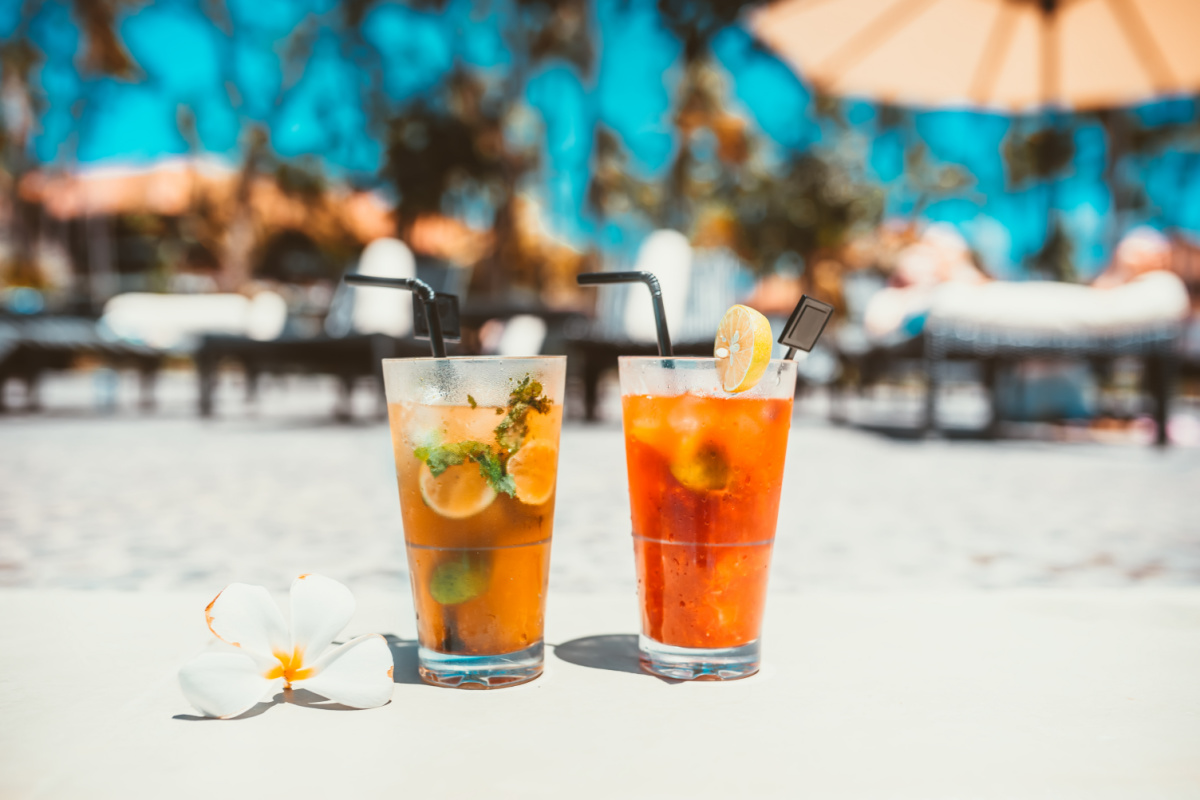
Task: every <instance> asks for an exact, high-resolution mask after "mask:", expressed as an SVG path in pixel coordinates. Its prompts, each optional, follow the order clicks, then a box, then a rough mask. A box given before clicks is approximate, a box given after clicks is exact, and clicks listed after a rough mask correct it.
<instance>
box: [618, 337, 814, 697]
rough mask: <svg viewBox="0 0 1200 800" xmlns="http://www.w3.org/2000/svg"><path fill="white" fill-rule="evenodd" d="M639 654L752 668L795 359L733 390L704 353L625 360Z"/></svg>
mask: <svg viewBox="0 0 1200 800" xmlns="http://www.w3.org/2000/svg"><path fill="white" fill-rule="evenodd" d="M621 386H622V405H623V409H624V427H625V452H626V460H627V464H628V469H629V494H630V506H631V511H632V521H633V540H634V553H635V556H636V560H637V574H638V590H639V595H640V598H641V607H642V639H641V649H642V662H643V665H644V666H645V667H646V668H647V669H649V670H650V671H652V672H656V673H659V674H663V675H668V676H670V677H677V678H716V679H722V678H737V677H744V676H745V675H749V674H752V673H753V672H755V671H757V669H758V661H759V655H758V653H759V648H758V640H759V635H760V631H761V628H762V618H763V608H764V605H765V602H766V592H767V574H768V571H769V568H770V560H771V546H772V544H773V542H774V539H775V525H776V521H777V518H778V514H779V496H780V491H781V489H782V481H783V465H784V457H785V453H786V450H787V437H788V431H789V429H790V427H791V417H792V395H793V392H794V387H795V364H794V363H793V362H788V361H772V362H770V364H769V366H768V369H767V372H766V374H765V375H764V377H763V379H762V380H761V381H760V382H759V383H758V385H757V386H755V387H754V388H753V389H751V390H749V391H746V392H743V393H741V394H729V393H726V392H724V391H723V390H722V389H721V388H720V385H719V383H717V380H716V375H715V369H714V367H713V360H712V359H682V358H681V359H660V358H624V359H621Z"/></svg>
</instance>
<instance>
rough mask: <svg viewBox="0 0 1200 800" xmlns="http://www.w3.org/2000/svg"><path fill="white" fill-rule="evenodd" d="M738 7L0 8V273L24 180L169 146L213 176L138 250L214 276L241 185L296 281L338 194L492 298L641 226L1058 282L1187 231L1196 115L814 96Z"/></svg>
mask: <svg viewBox="0 0 1200 800" xmlns="http://www.w3.org/2000/svg"><path fill="white" fill-rule="evenodd" d="M753 5H756V4H754V3H740V2H725V1H723V0H699V1H696V0H657V2H656V3H650V2H637V1H636V0H563V1H562V2H548V1H547V0H491V1H490V2H465V1H463V0H409V1H408V2H403V3H401V2H390V1H389V0H347V2H334V1H333V0H274V2H269V3H268V2H250V1H249V0H163V2H159V3H153V4H152V3H147V2H143V1H142V0H70V1H68V0H16V1H15V2H12V3H10V4H9V8H8V9H7V10H6V11H5V13H6V14H7V17H6V18H5V19H4V20H0V25H2V26H3V27H2V31H3V34H4V36H3V43H2V44H0V71H2V75H0V83H2V87H3V88H2V91H3V103H2V104H0V107H2V113H3V126H2V127H3V137H4V138H3V142H2V145H3V169H4V176H3V180H4V190H5V191H4V193H5V196H6V197H7V200H8V203H7V206H8V214H9V218H10V220H11V226H10V227H11V242H10V245H11V246H10V251H11V252H10V256H9V258H8V264H7V267H6V275H7V280H8V281H9V282H10V283H21V282H28V283H33V282H35V281H36V280H37V278H36V276H35V274H34V273H35V272H36V271H35V270H34V269H33V267H32V260H33V257H32V255H31V252H32V247H33V242H32V241H31V239H30V237H31V236H32V235H34V232H36V231H38V230H39V225H41V224H42V223H41V222H40V221H39V220H40V219H41V217H39V213H40V212H39V209H38V208H37V203H36V202H34V201H31V200H30V199H29V198H28V197H26V196H24V195H23V194H22V192H21V191H20V190H19V187H20V186H21V185H22V182H23V179H24V177H25V176H26V175H27V174H28V173H30V172H31V171H35V170H40V171H47V172H53V171H67V172H70V171H72V170H78V169H79V168H81V167H84V166H95V165H103V164H106V163H118V162H120V163H124V162H130V161H140V162H143V163H144V162H146V161H148V160H151V161H152V160H154V159H156V158H163V157H179V156H185V157H189V158H205V157H219V158H220V159H222V160H223V162H224V163H226V164H229V165H231V169H232V170H233V171H234V172H236V178H235V179H234V180H233V182H232V185H231V187H229V188H228V189H227V190H222V191H216V190H209V189H205V188H204V187H203V186H201V185H199V184H197V185H196V186H193V188H192V191H191V199H190V201H189V206H188V212H187V213H186V214H184V215H181V216H180V215H175V216H172V217H171V218H170V219H163V220H161V221H160V222H159V223H158V225H157V227H156V228H154V230H155V231H156V232H157V233H156V235H159V236H162V237H166V239H167V240H168V241H166V242H165V243H164V244H163V246H162V247H163V248H165V249H162V250H161V252H159V253H158V254H157V255H153V256H148V257H147V258H146V259H143V260H148V261H150V262H154V263H156V264H157V263H161V262H164V261H168V260H171V259H175V260H176V261H178V260H179V259H180V258H184V261H185V263H209V262H215V263H217V264H218V265H219V267H220V272H221V274H222V276H223V283H224V284H226V285H230V286H235V285H237V284H238V283H239V282H243V281H245V280H248V279H249V278H250V277H252V275H253V274H254V271H255V269H257V268H256V267H255V266H254V265H255V264H260V265H261V264H264V263H266V262H269V261H271V260H272V259H271V258H268V257H267V256H268V255H269V254H270V253H271V252H272V248H276V249H277V248H278V247H280V246H281V245H280V244H279V241H278V237H279V236H280V235H282V234H283V233H284V232H285V231H283V230H282V229H281V228H280V226H279V225H277V224H274V223H271V222H269V221H267V220H266V219H265V218H264V216H263V215H262V213H261V212H258V211H256V209H257V208H258V207H259V206H260V205H261V203H262V202H263V201H262V199H261V195H262V193H263V190H262V189H261V184H262V182H263V181H264V180H266V181H269V182H270V185H271V187H272V188H271V192H272V193H274V194H272V197H274V196H275V194H278V195H279V196H280V198H282V199H281V200H280V201H279V202H280V203H283V202H284V201H286V202H287V203H288V204H289V205H287V206H286V207H287V209H288V214H287V215H285V216H286V217H287V219H288V220H290V223H289V224H291V225H293V227H297V229H298V230H299V231H300V232H302V233H303V234H304V236H305V237H306V238H307V240H308V242H309V244H308V245H305V246H306V247H307V246H311V247H314V248H316V250H317V251H318V253H319V255H320V262H321V264H323V265H324V266H322V267H320V268H318V267H313V268H312V270H313V272H312V274H314V275H315V274H322V270H324V271H325V272H327V273H332V274H336V272H337V271H338V270H340V269H342V268H344V267H345V266H346V265H347V264H348V263H349V262H350V261H351V260H352V259H353V257H354V254H355V253H356V252H357V250H358V249H359V248H360V247H361V244H362V241H361V239H362V235H361V233H360V232H355V231H354V230H353V229H352V228H353V225H352V223H351V222H347V221H346V220H345V219H343V215H340V214H341V212H340V211H339V204H340V205H341V206H345V205H346V204H345V202H344V200H342V199H339V198H338V197H337V196H334V195H332V194H331V191H332V188H333V187H341V188H342V189H344V190H345V191H349V192H359V191H368V192H372V193H375V194H377V195H378V196H380V197H382V198H384V201H385V203H386V205H387V207H388V209H389V210H390V213H391V215H392V220H391V227H392V232H394V233H396V234H398V235H400V236H402V237H408V236H410V235H412V234H413V231H414V226H416V225H418V224H419V223H420V221H421V220H422V219H423V218H429V217H431V216H439V215H441V216H448V217H452V218H455V219H458V220H461V221H463V222H464V223H465V224H466V225H467V226H468V227H469V228H471V229H472V230H477V231H486V232H488V234H489V236H488V238H487V239H486V242H487V247H486V252H485V253H483V255H482V256H481V257H480V259H479V263H478V264H477V265H476V287H475V288H476V289H477V290H479V291H482V292H484V293H488V294H497V295H499V294H505V293H510V292H513V291H529V290H533V289H536V288H538V287H542V286H544V285H546V284H547V283H552V282H554V281H555V280H559V281H560V282H561V280H562V276H561V275H557V274H556V273H555V272H554V271H555V270H562V269H567V270H569V269H572V268H578V266H579V264H581V263H583V262H582V261H580V260H576V261H571V260H569V259H568V260H566V261H564V260H562V259H555V258H553V257H551V256H550V255H548V253H550V252H551V251H553V250H554V246H557V245H558V244H561V245H563V246H567V247H569V248H571V249H573V250H575V251H578V252H581V253H585V254H592V255H589V256H588V257H589V258H592V257H594V256H595V255H596V254H602V253H607V252H612V251H614V250H616V251H620V250H622V249H625V250H628V249H629V248H631V247H633V246H635V245H636V243H637V242H638V241H640V238H641V237H642V236H643V235H644V233H645V232H646V231H648V230H649V229H651V228H653V227H672V228H677V229H679V230H682V231H685V232H686V233H687V234H688V235H689V236H690V238H692V240H693V241H694V242H695V243H697V244H698V245H701V246H711V247H727V248H729V249H731V250H733V251H734V252H736V253H737V254H738V255H739V257H740V258H741V259H742V260H743V261H744V262H745V263H746V264H747V265H749V266H751V267H752V268H753V269H754V270H756V271H759V272H770V271H772V270H775V269H778V268H781V267H783V268H787V269H794V268H796V265H801V267H802V266H803V265H804V264H807V263H812V262H813V260H814V259H819V258H821V257H822V255H823V254H826V253H834V252H836V251H837V249H838V248H839V247H841V246H842V245H843V244H844V243H845V242H846V241H847V239H848V237H851V236H853V235H854V233H855V232H856V231H860V230H868V229H871V228H872V227H874V226H876V225H877V224H878V223H879V222H880V221H881V220H882V219H883V218H884V217H885V216H896V215H899V216H905V217H910V218H911V217H924V218H927V219H931V220H943V221H949V222H951V223H952V224H955V225H957V226H959V227H960V228H961V229H962V230H963V231H964V233H965V234H966V235H967V238H968V239H969V240H971V241H972V243H973V244H975V245H976V247H977V249H978V250H979V251H980V256H981V259H982V261H983V262H984V264H985V266H986V267H987V268H988V269H989V271H991V272H993V273H994V274H997V275H998V276H1001V277H1004V276H1010V277H1011V276H1016V275H1020V274H1022V273H1024V274H1044V275H1049V276H1052V277H1057V278H1060V279H1082V278H1085V277H1087V274H1094V273H1095V272H1096V271H1098V270H1099V268H1100V267H1101V266H1102V265H1103V262H1104V260H1105V258H1106V257H1107V253H1108V251H1109V249H1110V248H1111V246H1112V244H1113V242H1114V241H1115V238H1116V236H1117V235H1118V234H1117V231H1118V230H1119V229H1125V228H1128V227H1130V226H1132V225H1133V224H1136V223H1140V222H1146V221H1150V222H1152V223H1154V224H1157V225H1159V226H1160V227H1178V228H1182V229H1185V230H1197V229H1200V124H1198V122H1197V119H1198V115H1197V113H1196V102H1195V100H1194V99H1190V98H1184V99H1180V100H1176V101H1169V102H1166V103H1160V104H1157V105H1154V106H1151V107H1149V108H1145V109H1128V110H1114V111H1108V112H1104V113H1103V114H1092V115H1081V116H1065V115H1060V116H1058V117H1055V118H1042V117H1028V118H1016V119H1013V120H1009V119H1008V118H1004V117H999V116H997V115H991V114H982V113H976V114H972V113H969V112H918V111H913V110H908V109H901V108H896V107H892V106H887V105H874V104H867V103H862V102H856V101H850V100H841V99H835V98H831V97H828V96H824V95H821V94H819V93H816V92H814V91H812V90H810V89H809V88H807V87H806V86H804V84H803V83H802V82H801V81H800V80H799V79H797V78H796V77H795V76H793V75H792V74H791V73H790V71H788V70H787V69H786V67H784V66H783V65H782V64H781V63H780V62H779V61H778V60H776V59H775V58H774V57H773V56H771V55H770V54H769V53H766V52H764V51H763V50H762V49H761V48H760V47H758V46H757V44H756V43H755V42H754V41H753V40H752V39H751V38H750V36H749V35H748V34H747V33H746V32H745V30H744V29H742V28H741V27H740V24H739V20H740V19H741V17H742V15H743V14H744V13H745V12H746V11H747V9H748V8H749V7H751V6H753ZM639 79H640V82H639ZM164 119H165V120H167V122H165V123H164ZM122 126H124V127H122ZM155 137H157V138H155ZM135 142H136V143H138V144H136V145H134V144H129V143H135ZM1096 142H1099V144H1098V145H1097V144H1096ZM998 154H1002V158H1001V156H1000V155H998ZM256 187H258V188H256ZM296 209H300V210H296ZM1056 210H1057V211H1058V213H1055V211H1056ZM1089 215H1090V216H1089ZM142 216H145V214H142ZM1097 218H1099V219H1101V220H1102V221H1105V222H1103V223H1102V224H1097V223H1096V222H1095V220H1096V219H1097ZM297 220H300V222H299V223H297ZM121 225H123V226H125V228H128V229H130V230H139V231H143V232H144V231H146V230H149V228H147V227H146V226H145V225H144V224H142V223H138V225H141V227H140V228H139V227H138V225H134V224H133V222H132V221H129V220H126V221H123V222H121ZM85 238H86V237H85ZM539 238H540V239H542V240H548V241H549V242H550V243H551V245H552V246H551V247H549V248H547V247H546V246H543V245H541V244H538V243H537V241H536V240H537V239H539ZM293 244H294V245H295V246H297V247H298V246H299V244H297V243H295V242H294V243H293ZM180 254H185V256H186V257H184V256H181V255H180ZM275 260H276V261H277V260H278V259H275ZM1085 272H1086V273H1087V274H1084V273H1085Z"/></svg>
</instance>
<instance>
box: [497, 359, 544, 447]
mask: <svg viewBox="0 0 1200 800" xmlns="http://www.w3.org/2000/svg"><path fill="white" fill-rule="evenodd" d="M552 405H553V401H552V400H550V398H549V397H546V396H545V395H544V394H542V382H541V381H535V380H534V379H533V378H532V377H531V376H529V375H526V376H525V377H524V378H523V379H522V380H521V383H520V384H518V386H517V388H515V389H513V390H512V393H511V394H509V396H508V413H507V414H505V415H504V419H502V420H500V424H499V425H497V426H496V431H495V433H496V441H497V442H498V443H499V444H500V446H501V447H503V448H504V449H505V450H506V451H507V452H508V453H509V455H511V454H513V453H515V452H517V450H520V449H521V445H523V444H524V443H525V437H526V436H527V435H529V423H528V422H527V421H526V417H528V416H529V412H531V411H536V412H537V413H539V414H546V413H548V412H549V411H550V406H552Z"/></svg>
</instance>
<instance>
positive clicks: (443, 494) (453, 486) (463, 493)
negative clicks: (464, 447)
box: [417, 461, 496, 519]
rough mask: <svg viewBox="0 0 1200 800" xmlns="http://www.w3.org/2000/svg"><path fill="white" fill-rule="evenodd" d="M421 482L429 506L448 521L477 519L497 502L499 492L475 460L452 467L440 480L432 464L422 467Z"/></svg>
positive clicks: (443, 473)
mask: <svg viewBox="0 0 1200 800" xmlns="http://www.w3.org/2000/svg"><path fill="white" fill-rule="evenodd" d="M417 483H418V484H419V485H420V487H421V497H422V499H424V500H425V503H426V504H427V505H428V506H429V507H430V508H432V509H433V510H434V511H436V512H437V513H438V514H440V515H441V516H443V517H446V518H448V519H466V518H467V517H473V516H475V515H476V514H478V513H479V512H480V511H483V510H484V509H485V508H487V507H488V506H490V505H491V504H492V501H493V500H495V499H496V490H495V489H493V488H492V487H491V484H489V483H488V480H487V478H485V477H484V476H483V475H482V473H480V471H479V465H478V464H476V463H474V462H472V461H468V462H467V463H465V464H458V465H457V466H453V467H448V468H446V470H445V471H444V472H442V474H441V475H438V476H437V477H436V478H435V477H434V476H433V472H432V471H431V470H430V469H429V465H428V464H422V465H421V474H420V476H419V478H418V480H417Z"/></svg>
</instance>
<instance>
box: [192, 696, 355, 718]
mask: <svg viewBox="0 0 1200 800" xmlns="http://www.w3.org/2000/svg"><path fill="white" fill-rule="evenodd" d="M289 695H290V696H289ZM284 703H291V704H292V705H296V706H304V707H305V708H319V709H321V710H322V711H361V710H362V709H359V708H353V707H351V706H344V705H342V704H341V703H335V702H333V701H332V700H327V699H326V698H324V697H321V695H319V694H313V693H312V692H310V691H308V690H307V689H292V690H290V691H288V690H284V691H282V692H280V693H279V694H277V695H275V696H274V697H272V698H271V699H270V700H264V701H263V702H261V703H259V704H258V705H256V706H254V707H253V708H251V709H250V710H248V711H243V712H242V713H241V714H238V715H237V716H236V717H229V719H230V720H234V719H250V718H251V717H257V716H258V715H259V714H263V713H265V712H266V710H267V709H268V708H271V707H272V706H280V705H283V704H284ZM171 719H178V720H183V721H184V722H207V721H208V720H215V719H218V717H201V716H198V715H196V714H176V715H175V716H173V717H171Z"/></svg>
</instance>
